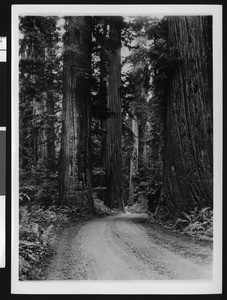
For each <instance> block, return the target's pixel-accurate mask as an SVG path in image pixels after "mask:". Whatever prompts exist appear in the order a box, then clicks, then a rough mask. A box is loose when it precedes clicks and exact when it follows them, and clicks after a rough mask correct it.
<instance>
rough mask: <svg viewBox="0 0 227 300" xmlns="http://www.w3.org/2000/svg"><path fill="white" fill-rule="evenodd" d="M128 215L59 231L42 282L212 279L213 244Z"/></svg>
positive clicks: (102, 219) (95, 220)
mask: <svg viewBox="0 0 227 300" xmlns="http://www.w3.org/2000/svg"><path fill="white" fill-rule="evenodd" d="M147 219H148V216H147V215H146V214H131V213H129V212H127V213H126V214H125V213H122V214H117V215H113V216H107V217H104V218H99V219H93V220H91V221H88V222H87V223H83V224H77V225H72V226H69V227H68V228H66V229H64V230H63V231H62V233H61V234H60V236H59V239H58V242H57V243H56V255H55V256H54V257H53V259H52V261H51V262H50V265H49V268H48V269H47V273H46V275H45V278H44V279H45V280H57V279H59V280H64V279H66V280H69V279H72V280H83V279H84V280H97V279H99V280H127V279H141V280H153V279H159V280H160V279H211V278H212V244H211V243H208V242H200V241H197V240H193V239H192V238H190V237H188V236H183V235H181V234H179V233H177V232H173V231H171V230H169V229H166V228H164V227H162V226H161V225H158V224H156V223H149V222H148V221H147Z"/></svg>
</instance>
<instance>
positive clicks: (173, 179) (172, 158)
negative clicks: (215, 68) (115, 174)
mask: <svg viewBox="0 0 227 300" xmlns="http://www.w3.org/2000/svg"><path fill="white" fill-rule="evenodd" d="M168 42H169V45H170V52H171V53H170V54H171V55H172V57H173V59H174V61H175V65H174V69H173V73H172V77H171V79H170V85H169V88H168V91H167V94H168V96H167V123H166V129H167V132H166V137H165V158H164V182H163V190H162V194H161V198H160V203H159V206H158V209H157V213H159V215H160V216H163V217H165V218H173V219H176V218H177V217H178V216H180V214H181V213H182V212H189V211H190V210H192V209H194V208H195V207H197V208H198V209H201V208H202V207H205V206H209V207H212V205H213V198H212V195H213V184H212V174H213V170H212V164H213V157H212V155H213V153H212V20H211V18H210V17H200V16H193V17H168Z"/></svg>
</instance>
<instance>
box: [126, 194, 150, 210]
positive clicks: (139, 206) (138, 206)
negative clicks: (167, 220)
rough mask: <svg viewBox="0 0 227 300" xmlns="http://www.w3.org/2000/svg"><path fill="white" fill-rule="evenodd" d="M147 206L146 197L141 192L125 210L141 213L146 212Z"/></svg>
mask: <svg viewBox="0 0 227 300" xmlns="http://www.w3.org/2000/svg"><path fill="white" fill-rule="evenodd" d="M147 208H148V206H147V199H146V197H145V196H144V195H143V194H141V195H140V196H139V198H138V199H137V201H136V202H135V203H134V204H133V205H132V206H128V208H127V210H128V211H129V212H131V213H135V214H141V213H146V212H147Z"/></svg>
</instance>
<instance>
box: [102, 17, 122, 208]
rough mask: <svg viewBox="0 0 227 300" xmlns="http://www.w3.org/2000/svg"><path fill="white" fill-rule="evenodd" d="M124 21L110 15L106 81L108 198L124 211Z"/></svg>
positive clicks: (109, 202)
mask: <svg viewBox="0 0 227 300" xmlns="http://www.w3.org/2000/svg"><path fill="white" fill-rule="evenodd" d="M121 24H122V17H110V18H109V26H110V33H109V35H110V49H109V51H108V52H109V74H108V80H107V81H108V82H107V92H108V95H107V107H108V108H109V110H110V113H111V116H110V117H109V118H108V119H107V121H106V155H105V172H106V187H107V193H106V199H105V204H106V205H107V206H108V207H111V208H120V209H121V210H124V204H123V200H122V156H121V154H122V153H121V137H122V119H121V98H120V85H121Z"/></svg>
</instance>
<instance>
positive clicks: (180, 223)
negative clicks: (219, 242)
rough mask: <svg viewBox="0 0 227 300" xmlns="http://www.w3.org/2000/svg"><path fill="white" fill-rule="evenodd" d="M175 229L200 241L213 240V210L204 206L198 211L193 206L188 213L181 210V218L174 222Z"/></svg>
mask: <svg viewBox="0 0 227 300" xmlns="http://www.w3.org/2000/svg"><path fill="white" fill-rule="evenodd" d="M175 229H178V230H181V231H183V232H184V233H186V234H188V235H190V236H192V237H194V238H197V239H199V240H202V241H212V240H213V211H212V210H211V209H210V208H209V207H205V208H203V209H201V210H200V211H198V209H197V207H195V209H194V211H191V213H190V214H187V213H185V212H182V218H178V219H177V220H176V222H175Z"/></svg>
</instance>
